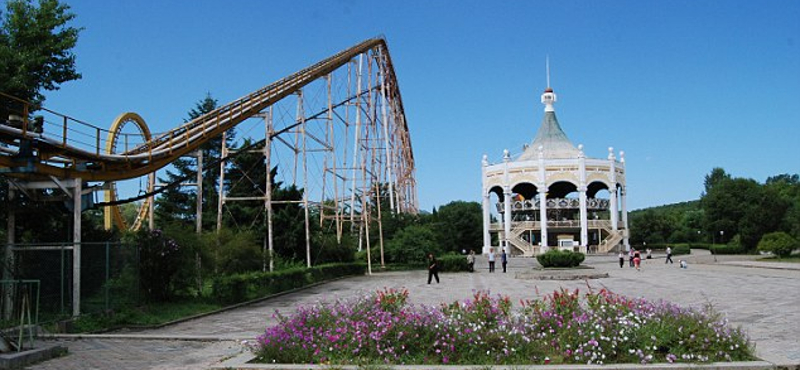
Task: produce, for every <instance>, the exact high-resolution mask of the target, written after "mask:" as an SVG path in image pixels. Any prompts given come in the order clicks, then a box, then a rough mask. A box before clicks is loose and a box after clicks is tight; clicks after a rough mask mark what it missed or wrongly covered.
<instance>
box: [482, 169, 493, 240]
mask: <svg viewBox="0 0 800 370" xmlns="http://www.w3.org/2000/svg"><path fill="white" fill-rule="evenodd" d="M488 166H489V158H488V157H487V156H486V154H484V155H483V159H482V160H481V176H482V182H483V250H482V251H481V254H487V253H489V248H491V247H492V236H491V234H490V233H489V226H490V224H491V221H492V219H491V213H490V212H491V209H490V208H489V207H491V206H492V205H491V198H490V197H489V189H487V188H486V167H488Z"/></svg>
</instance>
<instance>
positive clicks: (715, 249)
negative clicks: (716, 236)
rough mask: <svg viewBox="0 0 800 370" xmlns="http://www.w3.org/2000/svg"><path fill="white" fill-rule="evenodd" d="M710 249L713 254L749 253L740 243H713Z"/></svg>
mask: <svg viewBox="0 0 800 370" xmlns="http://www.w3.org/2000/svg"><path fill="white" fill-rule="evenodd" d="M710 250H711V253H713V254H747V250H745V249H744V247H742V246H741V245H738V244H720V245H712V246H711V249H710Z"/></svg>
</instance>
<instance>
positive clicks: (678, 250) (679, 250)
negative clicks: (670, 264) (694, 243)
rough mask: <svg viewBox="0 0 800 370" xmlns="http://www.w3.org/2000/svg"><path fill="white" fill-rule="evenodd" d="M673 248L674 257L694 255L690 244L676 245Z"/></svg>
mask: <svg viewBox="0 0 800 370" xmlns="http://www.w3.org/2000/svg"><path fill="white" fill-rule="evenodd" d="M671 247H672V255H674V256H681V255H684V254H692V249H691V245H689V244H674V245H671Z"/></svg>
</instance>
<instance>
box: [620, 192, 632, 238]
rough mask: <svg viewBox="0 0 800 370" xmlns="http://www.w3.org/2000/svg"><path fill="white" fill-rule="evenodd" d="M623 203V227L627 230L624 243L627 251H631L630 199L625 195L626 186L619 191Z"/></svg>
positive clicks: (624, 234)
mask: <svg viewBox="0 0 800 370" xmlns="http://www.w3.org/2000/svg"><path fill="white" fill-rule="evenodd" d="M619 192H620V197H621V201H622V202H621V203H622V227H623V228H624V229H625V231H624V233H623V238H622V243H623V245H625V250H630V240H629V239H630V229H628V201H627V199H628V197H627V195H626V194H625V193H626V190H625V186H623V187H621V188H620V189H619Z"/></svg>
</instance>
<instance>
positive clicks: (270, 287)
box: [212, 263, 366, 304]
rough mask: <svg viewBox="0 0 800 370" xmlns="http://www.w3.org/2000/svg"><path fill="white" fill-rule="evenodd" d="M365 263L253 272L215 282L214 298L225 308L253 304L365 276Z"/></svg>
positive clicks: (219, 278) (213, 287)
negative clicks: (322, 283)
mask: <svg viewBox="0 0 800 370" xmlns="http://www.w3.org/2000/svg"><path fill="white" fill-rule="evenodd" d="M365 272H366V265H364V264H361V263H331V264H327V265H319V266H314V267H311V268H305V267H295V268H290V269H286V270H281V271H274V272H250V273H245V274H234V275H227V276H220V277H216V278H214V281H213V283H212V296H213V298H214V299H215V300H216V301H218V302H220V303H223V304H232V303H239V302H245V301H249V300H253V299H256V298H260V297H264V296H267V295H270V294H276V293H280V292H285V291H287V290H292V289H297V288H301V287H304V286H306V285H310V284H313V283H316V282H320V281H325V280H331V279H334V278H338V277H342V276H349V275H363V274H364V273H365Z"/></svg>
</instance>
